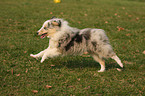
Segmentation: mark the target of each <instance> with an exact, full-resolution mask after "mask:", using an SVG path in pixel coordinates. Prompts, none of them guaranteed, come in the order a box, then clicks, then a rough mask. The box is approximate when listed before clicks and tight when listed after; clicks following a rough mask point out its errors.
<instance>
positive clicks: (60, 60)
mask: <svg viewBox="0 0 145 96" xmlns="http://www.w3.org/2000/svg"><path fill="white" fill-rule="evenodd" d="M49 60H50V61H49V62H51V64H54V65H55V67H54V68H62V67H67V68H69V69H75V68H81V69H82V68H87V67H88V68H96V69H97V70H99V69H100V68H101V66H100V64H99V63H98V62H96V61H95V60H94V59H93V58H92V57H81V56H75V57H57V58H54V59H49ZM105 61H106V64H105V65H106V70H108V69H114V68H117V67H118V65H117V63H116V62H115V61H112V60H110V59H108V60H105ZM50 66H51V65H50Z"/></svg>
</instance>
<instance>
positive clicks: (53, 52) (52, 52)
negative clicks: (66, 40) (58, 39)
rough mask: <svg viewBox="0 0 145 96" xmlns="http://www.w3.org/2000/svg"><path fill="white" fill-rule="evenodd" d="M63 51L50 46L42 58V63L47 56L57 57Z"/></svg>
mask: <svg viewBox="0 0 145 96" xmlns="http://www.w3.org/2000/svg"><path fill="white" fill-rule="evenodd" d="M60 54H61V53H60V52H58V50H57V48H53V49H51V48H49V50H46V51H45V53H44V55H43V56H42V59H41V63H42V62H43V61H44V60H45V59H47V58H53V57H56V56H59V55H60Z"/></svg>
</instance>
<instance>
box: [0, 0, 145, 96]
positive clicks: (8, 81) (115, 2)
mask: <svg viewBox="0 0 145 96" xmlns="http://www.w3.org/2000/svg"><path fill="white" fill-rule="evenodd" d="M0 6H1V7H0V19H1V20H0V25H1V26H0V41H1V43H0V62H1V64H0V81H1V82H0V86H1V87H0V96H32V95H36V96H74V95H75V96H104V95H106V96H115V95H118V96H123V95H124V96H128V95H130V96H144V95H145V86H144V84H145V54H143V51H144V50H145V46H144V42H145V27H144V26H145V12H144V11H145V2H144V0H62V2H61V3H60V4H55V3H53V0H3V1H0ZM52 16H57V17H60V18H64V19H66V20H68V21H69V22H70V25H71V26H73V27H77V28H81V29H82V28H85V27H90V28H101V29H104V30H106V34H107V35H108V37H109V38H110V42H111V44H112V46H113V47H114V50H115V52H116V53H117V55H118V56H119V57H120V58H121V60H122V62H123V63H124V66H125V68H126V69H125V70H124V71H122V72H118V71H117V70H116V67H118V66H117V64H116V62H115V61H113V60H111V59H108V60H106V68H107V70H106V72H104V73H97V70H99V69H100V65H99V64H98V63H96V62H95V61H93V59H92V58H91V57H83V56H76V57H58V58H53V59H47V60H45V62H44V63H42V64H41V63H40V60H35V59H33V58H31V57H30V56H29V54H31V53H34V54H35V53H38V52H40V51H41V50H43V49H45V48H47V46H48V39H47V38H45V39H40V38H39V37H38V36H36V35H35V34H36V32H37V30H38V29H39V28H40V27H41V25H42V23H43V22H44V21H45V20H47V19H49V18H51V17H52ZM119 28H121V30H119ZM123 28H124V29H123ZM46 85H49V86H52V87H51V88H46ZM32 90H37V91H38V93H33V92H32Z"/></svg>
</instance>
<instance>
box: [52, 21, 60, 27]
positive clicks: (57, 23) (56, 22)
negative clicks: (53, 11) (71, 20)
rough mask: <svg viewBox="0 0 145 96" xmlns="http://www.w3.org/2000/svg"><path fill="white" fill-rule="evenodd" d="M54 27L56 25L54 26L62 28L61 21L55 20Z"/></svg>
mask: <svg viewBox="0 0 145 96" xmlns="http://www.w3.org/2000/svg"><path fill="white" fill-rule="evenodd" d="M52 25H54V26H59V27H60V26H61V20H57V21H56V20H54V21H52Z"/></svg>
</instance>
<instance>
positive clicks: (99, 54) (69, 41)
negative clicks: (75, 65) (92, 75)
mask: <svg viewBox="0 0 145 96" xmlns="http://www.w3.org/2000/svg"><path fill="white" fill-rule="evenodd" d="M37 34H38V35H40V36H41V38H45V37H48V38H49V46H48V48H47V49H45V50H43V51H41V52H40V53H38V54H36V55H33V54H30V56H31V57H33V58H36V59H37V58H41V57H42V59H41V63H42V62H43V61H44V60H45V59H47V58H53V57H57V56H66V55H82V54H83V53H84V52H88V53H89V54H90V55H91V56H92V57H93V58H94V60H95V61H97V62H99V64H100V66H101V69H100V70H99V71H98V72H104V71H105V58H112V59H114V60H115V61H116V62H117V63H118V64H119V65H120V67H121V68H123V64H122V62H121V60H120V59H119V58H118V56H117V55H116V54H115V53H114V51H113V49H112V46H111V45H110V43H109V39H108V37H107V36H106V34H105V31H104V30H102V29H95V28H85V29H82V30H81V29H78V28H73V27H70V26H69V25H68V22H67V21H65V20H64V19H60V18H56V17H52V18H51V19H49V20H47V21H45V22H44V24H43V26H42V27H41V29H40V30H39V31H38V32H37Z"/></svg>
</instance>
